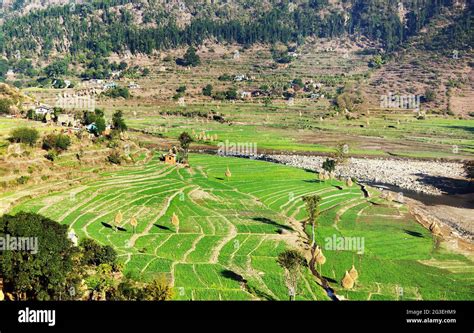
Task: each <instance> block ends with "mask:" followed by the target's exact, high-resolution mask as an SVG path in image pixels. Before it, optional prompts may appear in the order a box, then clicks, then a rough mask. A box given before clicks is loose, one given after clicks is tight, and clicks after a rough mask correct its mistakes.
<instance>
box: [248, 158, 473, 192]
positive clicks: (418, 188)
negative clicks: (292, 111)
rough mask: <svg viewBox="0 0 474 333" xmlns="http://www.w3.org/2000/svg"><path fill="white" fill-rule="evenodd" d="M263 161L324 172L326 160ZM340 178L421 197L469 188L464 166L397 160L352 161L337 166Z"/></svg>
mask: <svg viewBox="0 0 474 333" xmlns="http://www.w3.org/2000/svg"><path fill="white" fill-rule="evenodd" d="M257 159H260V160H267V161H272V162H277V163H282V164H286V165H290V166H294V167H298V168H303V169H309V170H314V171H317V172H319V171H321V170H322V164H323V162H324V161H325V160H326V157H321V156H302V155H260V156H258V157H257ZM335 174H336V176H337V177H343V178H347V177H353V178H356V179H357V180H358V181H361V182H364V183H369V184H380V185H392V186H396V187H399V188H400V189H406V190H409V191H415V192H419V193H425V194H432V195H440V194H445V193H456V190H459V186H461V187H462V186H468V184H467V183H468V182H467V181H465V179H464V178H463V177H464V169H463V165H462V163H458V162H437V161H414V160H397V159H372V158H370V159H369V158H348V159H347V160H346V161H345V162H344V163H341V164H339V165H337V166H336V171H335Z"/></svg>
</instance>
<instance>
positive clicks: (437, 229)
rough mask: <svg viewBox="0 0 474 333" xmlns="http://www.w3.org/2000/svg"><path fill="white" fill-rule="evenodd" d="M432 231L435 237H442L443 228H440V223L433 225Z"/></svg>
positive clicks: (431, 226)
mask: <svg viewBox="0 0 474 333" xmlns="http://www.w3.org/2000/svg"><path fill="white" fill-rule="evenodd" d="M430 231H431V233H432V234H433V235H436V236H439V235H441V228H440V227H439V225H438V223H436V222H433V223H431V225H430Z"/></svg>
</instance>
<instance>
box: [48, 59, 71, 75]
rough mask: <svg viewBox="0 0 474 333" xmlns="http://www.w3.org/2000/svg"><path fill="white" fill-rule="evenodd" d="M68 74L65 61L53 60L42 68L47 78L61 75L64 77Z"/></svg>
mask: <svg viewBox="0 0 474 333" xmlns="http://www.w3.org/2000/svg"><path fill="white" fill-rule="evenodd" d="M67 72H68V62H67V60H66V59H58V60H54V61H53V62H52V63H50V64H49V65H48V66H46V67H45V68H44V73H45V74H46V75H47V76H48V77H49V78H57V77H59V76H61V75H66V74H67Z"/></svg>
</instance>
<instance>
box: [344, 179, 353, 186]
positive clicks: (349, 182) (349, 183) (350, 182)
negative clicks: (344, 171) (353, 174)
mask: <svg viewBox="0 0 474 333" xmlns="http://www.w3.org/2000/svg"><path fill="white" fill-rule="evenodd" d="M346 185H347V186H348V187H351V186H352V185H353V184H352V179H350V178H347V180H346Z"/></svg>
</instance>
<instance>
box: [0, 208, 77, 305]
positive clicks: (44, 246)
mask: <svg viewBox="0 0 474 333" xmlns="http://www.w3.org/2000/svg"><path fill="white" fill-rule="evenodd" d="M0 235H1V236H2V237H5V235H9V237H27V239H30V240H34V239H36V245H37V248H36V250H37V252H36V253H34V252H35V250H33V251H25V250H20V249H13V250H10V251H2V255H1V256H0V275H1V276H2V277H3V282H4V285H3V291H4V292H8V293H11V294H12V295H13V296H14V297H15V299H17V300H20V299H29V300H59V299H60V298H61V297H62V295H64V296H66V295H67V291H68V289H69V285H68V281H73V280H76V281H77V276H74V275H75V267H74V266H75V265H74V263H75V261H74V256H75V253H76V251H77V250H76V249H75V248H74V247H73V244H72V242H71V241H70V240H69V239H68V238H67V226H66V225H61V224H59V223H57V222H55V221H53V220H50V219H49V218H46V217H44V216H41V215H38V214H33V213H24V212H20V213H18V214H16V215H3V216H2V217H0ZM17 239H18V238H17ZM34 243H35V242H34V241H30V244H31V245H30V249H32V248H33V249H34V247H35V246H32V244H34Z"/></svg>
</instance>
